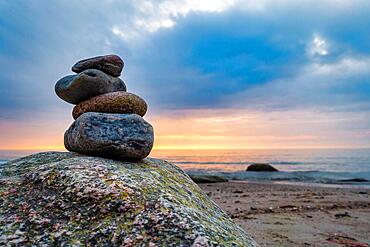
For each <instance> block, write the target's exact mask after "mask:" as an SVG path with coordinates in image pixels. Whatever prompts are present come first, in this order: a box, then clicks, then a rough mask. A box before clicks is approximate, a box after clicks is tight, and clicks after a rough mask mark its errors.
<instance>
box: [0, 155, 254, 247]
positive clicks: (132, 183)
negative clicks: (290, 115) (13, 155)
mask: <svg viewBox="0 0 370 247" xmlns="http://www.w3.org/2000/svg"><path fill="white" fill-rule="evenodd" d="M1 175H2V179H3V180H4V181H6V183H3V184H2V186H0V246H246V247H248V246H249V247H255V246H258V245H257V244H256V243H255V241H254V240H253V239H252V238H250V237H249V235H248V234H246V232H245V231H244V230H242V228H240V227H239V226H237V225H236V224H235V223H234V222H233V221H232V220H231V218H230V217H228V216H227V214H226V213H225V212H224V211H222V210H221V208H220V207H219V206H217V205H216V204H215V203H214V202H213V201H212V200H211V199H210V198H209V197H207V196H206V194H205V193H204V192H203V191H202V190H201V189H200V188H199V186H197V185H196V184H195V183H194V182H193V181H192V180H191V179H190V178H189V176H188V175H186V173H184V172H183V171H182V170H181V169H179V168H178V167H177V166H175V165H173V164H171V163H169V162H167V161H164V160H159V159H153V158H146V159H143V160H141V161H135V162H131V161H123V160H117V159H116V160H113V159H107V158H102V157H92V156H86V155H82V154H78V153H72V152H45V153H38V154H33V155H30V156H27V157H23V158H20V159H18V160H14V161H10V162H8V163H6V164H5V165H4V166H3V169H2V171H1Z"/></svg>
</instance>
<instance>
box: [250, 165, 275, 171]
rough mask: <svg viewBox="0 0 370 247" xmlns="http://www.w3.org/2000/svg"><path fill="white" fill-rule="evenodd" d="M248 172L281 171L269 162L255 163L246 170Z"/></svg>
mask: <svg viewBox="0 0 370 247" xmlns="http://www.w3.org/2000/svg"><path fill="white" fill-rule="evenodd" d="M246 171H247V172H277V171H279V170H278V169H276V168H275V167H273V166H272V165H270V164H268V163H253V164H250V165H249V166H248V168H247V170H246Z"/></svg>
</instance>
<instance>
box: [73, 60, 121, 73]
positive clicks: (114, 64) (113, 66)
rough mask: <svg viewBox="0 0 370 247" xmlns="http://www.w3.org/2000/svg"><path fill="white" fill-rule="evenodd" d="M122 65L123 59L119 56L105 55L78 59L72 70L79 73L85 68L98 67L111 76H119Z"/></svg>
mask: <svg viewBox="0 0 370 247" xmlns="http://www.w3.org/2000/svg"><path fill="white" fill-rule="evenodd" d="M123 65H124V64H123V61H122V59H121V58H120V57H119V56H117V55H105V56H98V57H92V58H87V59H84V60H81V61H78V62H77V63H76V64H75V65H73V67H72V71H74V72H76V73H80V72H82V71H84V70H87V69H98V70H101V71H103V72H105V73H107V74H108V75H111V76H120V75H121V72H122V69H123Z"/></svg>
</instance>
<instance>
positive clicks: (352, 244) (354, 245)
mask: <svg viewBox="0 0 370 247" xmlns="http://www.w3.org/2000/svg"><path fill="white" fill-rule="evenodd" d="M326 241H328V242H331V243H336V244H341V245H345V246H347V247H368V246H369V245H368V244H367V243H363V242H358V241H357V240H356V239H355V238H353V237H349V236H346V235H339V234H333V235H331V236H329V237H328V238H327V239H326Z"/></svg>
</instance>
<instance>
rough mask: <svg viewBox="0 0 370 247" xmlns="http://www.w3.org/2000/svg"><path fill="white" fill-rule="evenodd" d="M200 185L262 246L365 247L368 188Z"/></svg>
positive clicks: (369, 238)
mask: <svg viewBox="0 0 370 247" xmlns="http://www.w3.org/2000/svg"><path fill="white" fill-rule="evenodd" d="M199 186H200V187H201V188H202V189H203V190H204V191H205V192H206V193H207V195H208V196H210V197H211V198H212V199H213V201H215V202H216V203H217V204H218V205H219V206H220V207H221V208H222V209H223V210H224V211H225V212H227V213H228V214H229V216H230V217H231V218H232V219H233V220H234V221H235V222H236V223H237V224H238V225H239V226H241V227H242V228H243V229H244V230H246V231H247V232H248V233H249V234H251V235H252V237H254V239H255V240H256V241H257V243H259V244H260V245H261V246H287V247H290V246H346V245H347V246H369V245H370V236H369V235H368V232H369V231H370V189H367V188H338V187H335V188H332V187H320V186H307V185H296V184H278V183H271V182H268V183H266V182H250V181H248V182H245V181H241V182H240V181H236V182H235V181H229V182H225V183H212V184H199ZM340 243H342V244H343V245H341V244H340ZM345 244H346V245H345Z"/></svg>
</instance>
